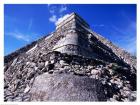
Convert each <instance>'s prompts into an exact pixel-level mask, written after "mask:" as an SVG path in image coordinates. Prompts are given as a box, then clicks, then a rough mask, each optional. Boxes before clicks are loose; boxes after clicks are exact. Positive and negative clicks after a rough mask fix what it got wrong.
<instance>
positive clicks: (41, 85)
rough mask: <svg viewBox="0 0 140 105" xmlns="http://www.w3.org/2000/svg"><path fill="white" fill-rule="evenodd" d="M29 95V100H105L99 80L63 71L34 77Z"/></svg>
mask: <svg viewBox="0 0 140 105" xmlns="http://www.w3.org/2000/svg"><path fill="white" fill-rule="evenodd" d="M101 88H102V89H101ZM30 95H31V97H30V98H31V100H30V101H106V97H105V95H104V91H103V87H102V84H101V83H100V81H99V80H95V79H91V78H89V77H87V76H80V77H79V76H76V75H72V74H64V73H63V74H48V73H44V74H42V75H40V76H38V77H36V79H35V81H34V84H33V86H32V88H31V91H30Z"/></svg>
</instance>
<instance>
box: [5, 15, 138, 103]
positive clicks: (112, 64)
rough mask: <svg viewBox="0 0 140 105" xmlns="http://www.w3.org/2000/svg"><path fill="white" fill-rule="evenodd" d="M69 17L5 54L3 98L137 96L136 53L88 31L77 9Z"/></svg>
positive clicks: (126, 98) (112, 98) (111, 98)
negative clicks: (42, 34)
mask: <svg viewBox="0 0 140 105" xmlns="http://www.w3.org/2000/svg"><path fill="white" fill-rule="evenodd" d="M71 16H72V17H70V18H67V19H66V20H64V21H62V24H61V23H60V24H59V25H58V26H57V28H56V31H54V32H52V33H50V34H49V35H47V36H44V37H43V38H41V39H39V40H37V41H35V42H33V43H32V44H29V45H27V46H25V47H23V48H21V49H19V50H17V51H15V52H13V53H12V54H10V55H8V56H5V58H4V59H5V60H4V63H5V64H4V101H31V100H30V98H31V96H30V94H29V93H32V92H33V94H35V93H37V95H39V97H40V98H39V99H36V97H35V95H34V96H32V100H36V101H37V100H38V101H47V99H48V100H49V101H57V100H58V101H71V100H75V101H77V100H79V101H103V100H104V101H105V100H106V101H135V100H136V91H137V88H136V87H137V84H136V71H137V70H136V57H132V56H131V55H130V54H129V53H127V52H126V51H124V50H122V49H120V48H118V47H116V46H115V45H113V44H112V43H111V42H110V41H108V40H107V39H105V38H103V37H102V36H100V35H99V34H97V33H95V32H93V31H91V30H90V28H89V25H88V24H87V23H86V22H85V21H84V20H83V19H82V18H80V17H79V16H78V15H77V14H75V13H73V14H72V15H71ZM64 23H65V24H64ZM58 51H59V52H58ZM44 73H45V74H44ZM42 75H43V76H42ZM57 76H58V77H57ZM70 77H71V78H70ZM41 78H47V80H46V79H44V80H43V79H41ZM49 78H51V79H49ZM65 78H66V79H65ZM39 80H40V81H39ZM65 80H67V81H69V82H67V83H68V88H64V87H65V85H64V82H65ZM87 80H88V81H87ZM40 82H44V84H40ZM36 83H39V84H40V85H38V84H36ZM45 83H46V84H49V83H53V85H52V84H49V87H46V84H45ZM59 84H62V85H59ZM76 84H77V85H76ZM80 85H81V86H80ZM83 85H84V86H83ZM41 86H42V87H43V91H44V92H41V89H42V87H41ZM55 86H56V88H55ZM66 86H67V85H66ZM71 86H73V88H72V89H71ZM97 86H98V89H100V90H99V91H98V89H97V88H96V87H97ZM59 87H60V88H59ZM101 87H102V88H101ZM57 88H58V89H57ZM35 89H37V90H39V91H40V94H39V91H34V90H35ZM47 89H50V90H51V91H49V90H47ZM84 89H85V90H84ZM58 90H59V91H62V90H64V91H62V92H61V93H60V92H59V91H58ZM88 90H89V91H88ZM45 91H47V92H48V93H49V95H48V94H47V93H45ZM53 91H55V92H53ZM71 91H74V92H75V93H76V94H74V93H70V92H71ZM50 92H52V93H53V94H51V93H50ZM58 93H59V94H58ZM64 93H65V94H64ZM98 93H99V94H98ZM68 94H69V96H68ZM97 94H98V95H97ZM102 94H103V95H102ZM31 95H32V94H31ZM65 95H66V97H65ZM92 95H93V96H92ZM100 96H101V97H100ZM41 97H42V98H41ZM49 97H51V98H49ZM55 99H57V100H55Z"/></svg>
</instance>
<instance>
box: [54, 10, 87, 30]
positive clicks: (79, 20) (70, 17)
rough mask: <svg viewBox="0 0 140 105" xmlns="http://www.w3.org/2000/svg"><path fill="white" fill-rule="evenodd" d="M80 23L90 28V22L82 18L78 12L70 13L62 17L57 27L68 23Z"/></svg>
mask: <svg viewBox="0 0 140 105" xmlns="http://www.w3.org/2000/svg"><path fill="white" fill-rule="evenodd" d="M70 22H71V23H73V24H75V23H79V24H81V25H84V26H85V27H87V28H89V24H88V23H87V22H86V21H85V20H84V19H82V18H81V17H80V16H79V15H78V14H76V13H74V12H73V13H71V14H69V15H66V16H64V17H63V19H61V20H60V21H59V22H58V23H57V24H56V25H57V26H56V29H58V28H60V27H62V26H65V25H66V24H68V23H70Z"/></svg>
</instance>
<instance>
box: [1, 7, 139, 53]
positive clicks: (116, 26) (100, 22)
mask: <svg viewBox="0 0 140 105" xmlns="http://www.w3.org/2000/svg"><path fill="white" fill-rule="evenodd" d="M71 12H76V13H78V14H79V15H80V16H81V17H82V18H84V20H86V21H87V23H88V24H89V25H90V27H91V29H92V30H93V31H95V32H97V33H99V34H101V35H102V36H104V37H105V38H107V39H109V40H110V41H112V42H113V43H114V44H116V45H117V46H119V47H121V48H124V49H125V50H127V51H128V52H130V53H132V54H135V53H136V5H135V4H98V5H97V4H60V5H50V4H49V5H48V4H38V5H37V4H33V5H31V4H11V5H9V4H6V5H5V6H4V55H7V54H9V53H11V52H13V51H15V50H16V49H19V48H21V47H23V46H25V45H26V44H28V43H31V42H32V41H34V40H37V39H39V38H41V37H42V36H45V35H47V34H49V33H50V32H52V31H54V30H55V23H56V22H57V21H58V19H59V18H61V17H63V16H64V15H67V14H70V13H71Z"/></svg>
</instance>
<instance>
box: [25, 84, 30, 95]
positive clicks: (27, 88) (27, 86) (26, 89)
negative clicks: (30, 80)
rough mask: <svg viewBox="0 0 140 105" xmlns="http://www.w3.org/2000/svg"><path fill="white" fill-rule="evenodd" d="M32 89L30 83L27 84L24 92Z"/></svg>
mask: <svg viewBox="0 0 140 105" xmlns="http://www.w3.org/2000/svg"><path fill="white" fill-rule="evenodd" d="M29 91H30V87H29V85H26V88H25V90H24V93H27V92H29Z"/></svg>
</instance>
